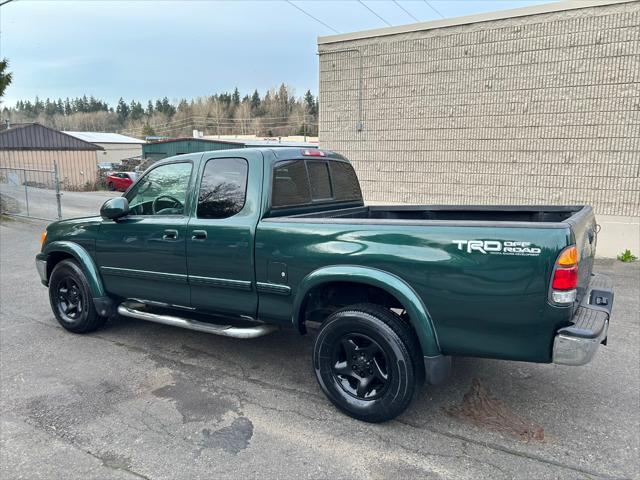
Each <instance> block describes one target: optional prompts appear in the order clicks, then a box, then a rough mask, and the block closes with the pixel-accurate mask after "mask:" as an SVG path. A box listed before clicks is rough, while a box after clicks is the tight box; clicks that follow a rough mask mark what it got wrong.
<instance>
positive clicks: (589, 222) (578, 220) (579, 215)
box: [567, 206, 598, 303]
mask: <svg viewBox="0 0 640 480" xmlns="http://www.w3.org/2000/svg"><path fill="white" fill-rule="evenodd" d="M567 223H569V224H570V225H571V236H572V240H573V242H574V243H575V245H576V248H577V249H578V253H579V254H580V260H579V262H578V298H577V301H578V303H579V302H581V301H582V298H583V297H584V294H585V292H586V291H587V289H588V288H589V281H590V280H591V272H592V270H593V259H594V257H595V255H596V243H597V237H598V225H597V224H596V217H595V215H594V213H593V209H592V208H591V207H589V206H585V207H583V208H582V209H580V210H579V211H577V212H576V213H575V214H573V215H572V216H571V217H569V219H567Z"/></svg>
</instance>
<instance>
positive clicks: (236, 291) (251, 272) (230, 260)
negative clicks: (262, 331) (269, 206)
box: [186, 150, 263, 318]
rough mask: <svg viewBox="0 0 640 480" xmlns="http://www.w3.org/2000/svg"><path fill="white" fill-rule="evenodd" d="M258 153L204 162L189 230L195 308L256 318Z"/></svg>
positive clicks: (218, 155)
mask: <svg viewBox="0 0 640 480" xmlns="http://www.w3.org/2000/svg"><path fill="white" fill-rule="evenodd" d="M262 162H263V158H262V153H260V152H259V151H255V150H247V151H246V152H242V153H238V151H236V152H234V153H231V154H230V153H228V152H225V151H221V152H210V153H205V154H204V156H203V157H202V161H201V166H200V170H199V174H198V179H197V182H196V192H197V195H196V198H195V201H194V205H193V210H192V213H191V216H190V220H189V223H188V227H187V239H186V242H187V243H186V250H187V268H188V272H189V284H190V288H191V305H192V307H193V308H196V309H198V310H202V311H205V312H208V313H220V314H233V315H241V316H249V317H252V318H254V317H255V316H256V314H257V310H258V295H257V293H256V285H255V265H254V255H253V252H254V239H255V230H256V225H257V223H258V218H259V215H260V206H261V205H260V202H261V196H262Z"/></svg>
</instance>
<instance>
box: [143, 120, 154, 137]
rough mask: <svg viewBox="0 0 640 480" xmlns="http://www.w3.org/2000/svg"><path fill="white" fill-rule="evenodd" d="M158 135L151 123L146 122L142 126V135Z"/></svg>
mask: <svg viewBox="0 0 640 480" xmlns="http://www.w3.org/2000/svg"><path fill="white" fill-rule="evenodd" d="M155 135H156V131H155V130H154V129H153V127H152V126H151V125H149V124H148V123H145V124H144V127H142V136H143V137H155Z"/></svg>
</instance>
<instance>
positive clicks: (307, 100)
mask: <svg viewBox="0 0 640 480" xmlns="http://www.w3.org/2000/svg"><path fill="white" fill-rule="evenodd" d="M304 107H305V109H306V110H307V113H309V115H312V116H315V115H316V114H317V113H318V107H317V104H316V100H315V98H313V94H312V93H311V90H307V93H305V94H304Z"/></svg>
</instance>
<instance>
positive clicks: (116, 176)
mask: <svg viewBox="0 0 640 480" xmlns="http://www.w3.org/2000/svg"><path fill="white" fill-rule="evenodd" d="M135 179H136V174H135V173H134V172H113V173H111V174H110V175H107V188H109V190H119V191H121V192H124V191H125V190H126V189H127V188H129V187H130V186H131V185H132V184H133V182H135Z"/></svg>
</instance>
